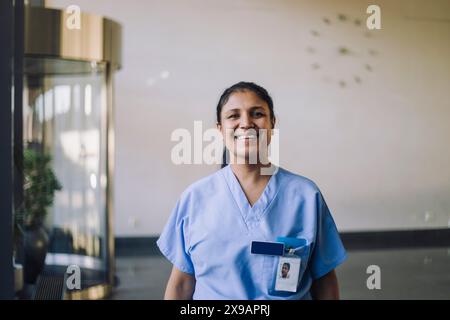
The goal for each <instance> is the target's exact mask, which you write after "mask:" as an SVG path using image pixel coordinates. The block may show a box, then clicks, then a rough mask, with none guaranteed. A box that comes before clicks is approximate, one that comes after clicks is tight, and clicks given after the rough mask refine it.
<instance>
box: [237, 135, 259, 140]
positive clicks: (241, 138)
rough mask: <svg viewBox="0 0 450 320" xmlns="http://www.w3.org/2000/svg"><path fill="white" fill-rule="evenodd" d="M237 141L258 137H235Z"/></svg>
mask: <svg viewBox="0 0 450 320" xmlns="http://www.w3.org/2000/svg"><path fill="white" fill-rule="evenodd" d="M234 138H235V139H237V140H245V139H249V140H250V139H256V138H257V136H255V135H251V136H237V137H234Z"/></svg>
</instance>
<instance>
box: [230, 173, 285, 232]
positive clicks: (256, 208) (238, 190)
mask: <svg viewBox="0 0 450 320" xmlns="http://www.w3.org/2000/svg"><path fill="white" fill-rule="evenodd" d="M279 170H280V168H276V169H275V173H274V174H273V175H272V176H271V177H270V179H269V181H268V182H267V184H266V186H265V188H264V190H263V192H262V193H261V195H260V197H259V199H258V200H257V201H256V202H255V203H254V204H253V207H252V206H251V205H250V202H249V201H248V199H247V197H246V195H245V193H244V190H243V189H242V187H241V184H240V183H239V180H238V179H237V177H236V176H235V175H234V173H233V170H232V169H231V166H230V165H227V166H226V167H225V168H223V169H222V173H223V176H224V178H225V181H226V182H227V185H228V187H229V188H230V192H231V194H232V196H233V199H234V200H235V202H236V204H237V206H238V207H239V211H240V212H241V215H242V217H243V219H244V222H245V224H246V225H247V227H248V228H249V229H252V228H253V227H254V226H256V224H257V223H258V222H259V220H260V219H261V218H262V216H263V215H264V214H265V212H266V209H267V208H268V206H269V204H270V203H271V202H272V200H273V199H274V198H275V196H276V194H277V192H278V190H279V188H278V185H279V181H278V180H279V179H278V172H279Z"/></svg>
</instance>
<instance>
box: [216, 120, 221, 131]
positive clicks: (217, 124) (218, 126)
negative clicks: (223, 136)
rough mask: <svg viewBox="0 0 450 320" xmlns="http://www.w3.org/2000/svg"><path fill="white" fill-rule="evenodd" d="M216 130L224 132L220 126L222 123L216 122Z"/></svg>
mask: <svg viewBox="0 0 450 320" xmlns="http://www.w3.org/2000/svg"><path fill="white" fill-rule="evenodd" d="M216 128H217V130H219V131H221V130H222V125H221V124H220V122H216Z"/></svg>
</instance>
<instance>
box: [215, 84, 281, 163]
mask: <svg viewBox="0 0 450 320" xmlns="http://www.w3.org/2000/svg"><path fill="white" fill-rule="evenodd" d="M220 118H221V123H218V124H217V128H218V129H219V130H220V132H221V133H222V136H223V138H224V141H225V146H226V147H227V149H228V151H229V152H230V155H232V156H234V157H235V159H236V160H237V161H238V162H237V163H251V164H255V163H257V162H255V161H258V160H257V159H259V158H257V154H258V150H259V146H260V143H261V147H262V148H264V149H265V150H262V152H267V147H268V145H269V144H270V138H271V135H272V128H273V126H274V125H275V119H273V118H271V116H270V110H269V106H268V105H267V103H266V102H265V101H264V100H262V99H261V98H259V97H258V95H256V94H255V93H254V92H252V91H250V90H245V91H238V92H235V93H233V94H231V96H230V97H229V99H228V101H227V103H226V104H225V105H224V106H223V107H222V111H221V117H220ZM261 129H263V130H261Z"/></svg>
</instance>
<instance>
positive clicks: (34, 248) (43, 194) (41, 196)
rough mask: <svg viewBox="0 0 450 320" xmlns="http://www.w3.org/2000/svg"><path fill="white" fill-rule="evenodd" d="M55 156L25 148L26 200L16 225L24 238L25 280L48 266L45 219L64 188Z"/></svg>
mask: <svg viewBox="0 0 450 320" xmlns="http://www.w3.org/2000/svg"><path fill="white" fill-rule="evenodd" d="M51 160H52V159H51V156H50V155H49V154H47V153H45V152H44V151H37V150H35V149H33V148H28V149H25V150H24V153H23V175H24V188H23V189H24V195H23V196H24V200H23V205H22V209H21V210H20V212H19V214H17V219H18V220H20V221H19V222H18V223H16V226H17V227H18V228H20V229H21V233H22V234H23V238H24V242H23V243H24V255H25V268H24V271H25V282H26V283H31V284H32V283H35V282H36V279H37V277H38V275H39V274H40V273H41V272H42V270H43V268H44V264H45V256H46V255H47V250H48V235H47V232H46V230H45V228H44V221H45V218H46V216H47V214H48V207H49V206H51V205H52V204H53V200H54V195H55V192H56V191H57V190H61V185H60V183H59V181H58V179H57V178H56V176H55V174H54V172H53V169H52V167H51Z"/></svg>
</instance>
